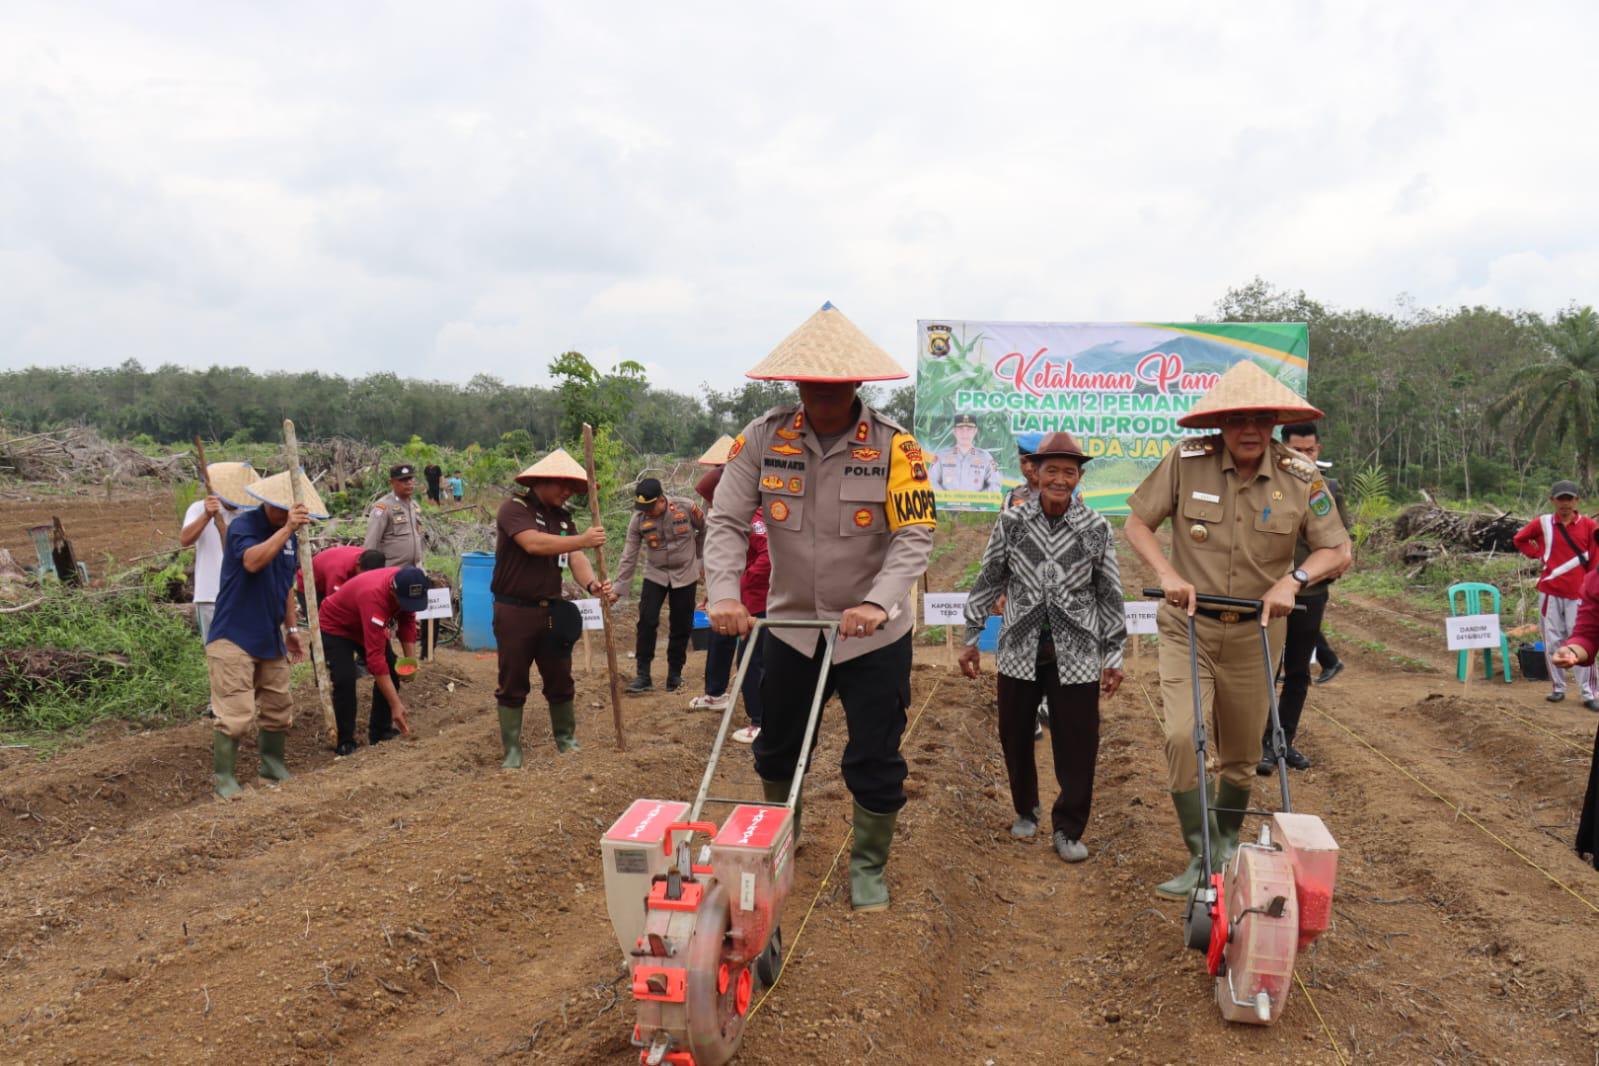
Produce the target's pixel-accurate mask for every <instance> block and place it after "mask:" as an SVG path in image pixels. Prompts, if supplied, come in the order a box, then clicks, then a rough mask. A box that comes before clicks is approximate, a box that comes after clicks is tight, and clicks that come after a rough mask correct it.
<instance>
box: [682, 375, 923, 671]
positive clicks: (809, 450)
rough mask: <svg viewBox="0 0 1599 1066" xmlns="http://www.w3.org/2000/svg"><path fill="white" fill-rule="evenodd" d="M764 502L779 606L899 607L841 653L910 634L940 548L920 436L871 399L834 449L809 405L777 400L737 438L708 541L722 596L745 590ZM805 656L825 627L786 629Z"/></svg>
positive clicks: (801, 614)
mask: <svg viewBox="0 0 1599 1066" xmlns="http://www.w3.org/2000/svg"><path fill="white" fill-rule="evenodd" d="M757 506H759V507H761V508H763V509H764V514H765V516H766V536H767V542H766V543H767V549H768V552H769V554H770V557H771V561H772V579H771V592H770V595H769V598H768V600H767V615H768V617H771V618H805V619H811V618H820V619H837V618H838V617H839V616H841V615H842V614H843V613H844V611H846V610H848V609H849V608H851V607H855V606H858V605H860V604H862V603H871V604H875V605H877V606H878V607H881V608H882V609H883V610H885V611H889V612H894V609H895V608H898V612H897V613H895V614H894V616H893V617H892V618H890V619H889V620H888V621H887V622H885V623H884V624H883V626H882V628H880V629H878V631H877V632H876V633H874V634H873V635H872V636H870V637H864V638H862V637H851V638H850V639H848V640H840V641H839V642H838V644H837V645H836V646H835V649H834V657H835V659H836V661H838V662H845V661H847V660H849V659H853V658H856V657H857V656H860V655H864V654H866V653H867V652H872V651H876V650H877V649H878V648H882V647H885V646H887V645H889V644H892V643H893V642H894V641H896V640H898V639H899V638H900V637H903V636H904V635H905V634H906V633H908V632H910V629H911V626H912V625H913V624H914V623H915V621H916V620H915V618H914V617H912V614H911V604H910V590H911V585H913V584H914V583H915V582H916V579H917V578H919V577H920V576H921V574H922V572H923V571H924V570H926V569H927V557H928V555H929V554H931V552H932V549H933V529H934V527H935V526H936V525H937V521H938V519H937V515H936V513H935V510H934V505H933V491H932V487H931V483H930V482H929V480H928V474H927V467H926V462H925V460H924V459H923V457H922V450H921V447H920V446H919V445H918V444H917V443H916V438H915V437H913V436H911V435H910V434H909V433H907V432H905V430H904V429H903V428H902V427H900V426H899V425H897V424H895V423H894V422H892V421H890V420H889V419H888V418H886V417H885V416H884V415H882V414H880V413H878V412H876V411H873V410H872V409H871V408H869V407H867V406H865V405H864V404H863V405H861V410H860V414H859V416H858V421H857V424H856V426H855V428H853V429H850V430H847V431H846V432H845V433H844V434H843V435H842V436H841V437H839V439H838V440H836V441H834V442H833V444H832V446H831V447H829V448H827V449H826V450H825V451H824V450H823V448H822V444H821V442H820V441H819V440H817V438H816V434H815V432H814V431H813V430H812V429H811V428H810V426H809V425H808V424H807V422H806V420H805V413H804V410H803V409H802V408H801V407H800V406H798V405H794V406H786V407H777V408H773V409H772V410H771V411H768V412H767V413H766V414H764V415H762V416H761V417H760V418H757V419H756V420H755V421H753V422H751V423H750V424H749V425H748V426H745V427H744V432H743V433H741V434H739V436H738V439H737V440H735V441H734V442H733V447H732V450H731V452H730V454H729V456H728V461H727V465H726V466H725V467H723V469H722V481H721V484H720V485H718V486H717V488H716V505H715V507H714V508H713V509H712V510H711V517H710V522H709V526H708V528H707V532H706V539H705V578H706V584H707V585H708V586H709V598H710V602H711V603H713V604H714V603H717V602H718V601H720V600H736V599H738V598H739V583H738V582H739V574H740V573H742V571H743V569H744V555H745V546H746V544H747V543H748V541H749V535H750V518H749V516H750V515H751V514H753V513H754V511H755V508H756V507H757ZM772 636H773V637H775V638H776V639H778V640H781V641H783V642H784V643H785V644H788V645H789V646H790V647H792V648H794V649H795V650H796V651H798V652H800V653H801V654H804V655H810V654H814V653H815V651H816V641H817V638H818V636H819V634H817V633H815V632H810V631H791V630H782V629H776V630H773V631H772Z"/></svg>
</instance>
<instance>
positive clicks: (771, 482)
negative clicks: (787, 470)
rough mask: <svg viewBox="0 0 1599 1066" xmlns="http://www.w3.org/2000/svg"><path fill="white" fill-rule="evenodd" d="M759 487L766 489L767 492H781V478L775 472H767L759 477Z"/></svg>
mask: <svg viewBox="0 0 1599 1066" xmlns="http://www.w3.org/2000/svg"><path fill="white" fill-rule="evenodd" d="M761 488H763V489H765V490H767V491H768V492H781V491H782V489H783V479H782V478H780V477H778V476H777V475H776V474H767V475H766V476H765V477H763V478H761Z"/></svg>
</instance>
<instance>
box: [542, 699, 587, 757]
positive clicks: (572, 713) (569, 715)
mask: <svg viewBox="0 0 1599 1066" xmlns="http://www.w3.org/2000/svg"><path fill="white" fill-rule="evenodd" d="M550 730H551V732H553V733H554V734H555V750H556V751H582V750H583V749H582V748H580V747H578V746H577V705H576V704H574V703H573V702H572V701H571V700H562V701H561V702H560V703H552V704H550Z"/></svg>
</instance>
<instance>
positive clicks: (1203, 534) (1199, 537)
mask: <svg viewBox="0 0 1599 1066" xmlns="http://www.w3.org/2000/svg"><path fill="white" fill-rule="evenodd" d="M1188 535H1189V536H1190V537H1193V538H1194V540H1195V542H1196V543H1199V544H1203V543H1205V541H1207V540H1209V539H1210V530H1208V529H1206V528H1205V527H1204V526H1203V525H1201V524H1199V523H1198V522H1196V523H1194V525H1192V526H1191V527H1189V530H1188Z"/></svg>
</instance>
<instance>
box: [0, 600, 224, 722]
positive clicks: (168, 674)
mask: <svg viewBox="0 0 1599 1066" xmlns="http://www.w3.org/2000/svg"><path fill="white" fill-rule="evenodd" d="M0 652H10V653H13V654H12V655H10V656H7V657H6V658H5V661H6V662H9V663H12V664H15V663H16V662H17V661H18V659H20V658H21V657H22V655H23V653H28V654H29V655H30V656H33V657H38V656H49V655H52V654H54V653H63V654H61V655H59V656H56V658H57V659H59V660H60V661H61V662H62V663H63V664H67V665H63V667H62V668H61V669H59V670H54V671H30V672H24V671H23V670H20V669H16V668H13V669H10V670H7V669H5V668H4V667H3V666H0V731H3V732H5V733H7V734H16V733H23V734H39V733H58V732H62V731H74V730H81V729H83V728H85V727H87V726H89V725H92V724H93V723H95V722H98V721H102V720H104V719H108V718H121V719H125V720H127V721H130V722H137V723H140V724H156V723H161V722H166V721H171V720H173V719H175V718H178V717H179V716H183V717H188V716H191V715H192V714H193V712H194V709H195V708H196V707H198V706H200V705H201V704H203V703H204V702H205V699H206V693H207V692H208V690H209V688H210V683H209V680H208V678H207V675H206V665H205V649H204V648H203V647H202V646H201V644H200V638H199V636H198V634H196V633H195V631H194V628H193V627H192V626H191V625H190V624H189V623H188V622H187V621H185V619H184V618H183V616H182V615H181V614H179V613H178V612H176V611H174V610H172V609H170V608H167V607H163V606H161V605H159V604H156V603H153V602H151V600H150V599H149V597H148V596H145V595H141V594H139V593H125V594H121V595H114V596H97V595H93V594H84V593H80V592H74V591H71V590H66V589H58V590H55V591H52V592H50V593H49V594H48V595H47V596H46V598H45V601H44V602H43V603H41V604H39V606H37V607H34V608H31V609H29V610H26V611H22V612H19V613H17V614H14V615H7V616H6V617H5V622H4V624H3V625H0ZM97 656H98V657H102V658H94V657H97Z"/></svg>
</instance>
